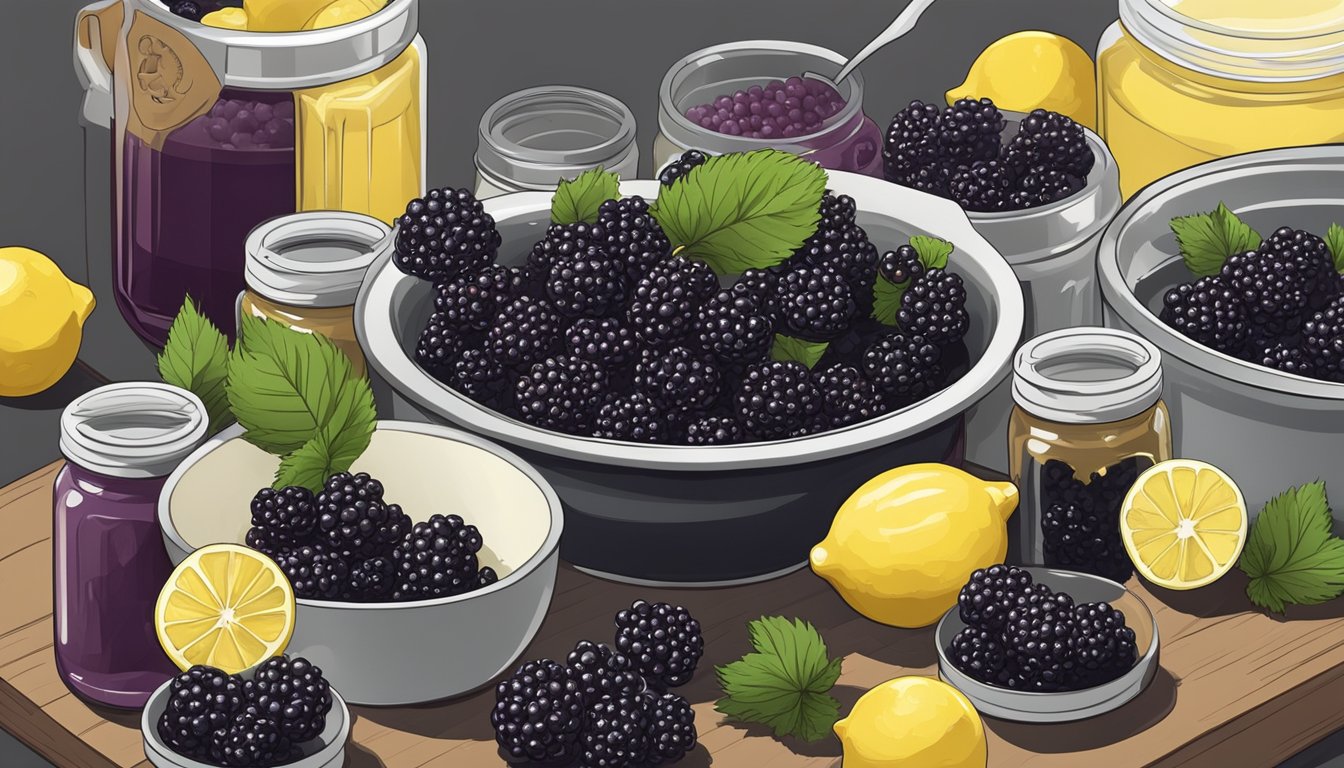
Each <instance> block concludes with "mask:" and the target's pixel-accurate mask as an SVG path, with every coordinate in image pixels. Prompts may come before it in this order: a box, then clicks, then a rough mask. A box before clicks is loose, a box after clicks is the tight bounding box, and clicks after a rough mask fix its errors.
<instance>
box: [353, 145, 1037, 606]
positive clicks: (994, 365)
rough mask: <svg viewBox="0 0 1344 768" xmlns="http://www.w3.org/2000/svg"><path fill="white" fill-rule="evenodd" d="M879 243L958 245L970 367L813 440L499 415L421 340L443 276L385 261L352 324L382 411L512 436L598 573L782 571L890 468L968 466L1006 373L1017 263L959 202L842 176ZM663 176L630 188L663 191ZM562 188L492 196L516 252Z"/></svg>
mask: <svg viewBox="0 0 1344 768" xmlns="http://www.w3.org/2000/svg"><path fill="white" fill-rule="evenodd" d="M829 186H830V188H831V189H833V190H834V191H835V192H836V193H837V194H847V195H850V196H852V197H853V198H854V199H855V200H856V201H857V202H858V207H859V221H860V222H861V223H862V224H863V226H864V227H865V228H866V229H867V230H868V233H869V234H870V236H872V237H873V239H874V240H875V241H876V242H877V243H878V244H879V246H880V247H881V246H885V247H889V248H890V247H894V246H896V245H897V244H899V243H903V242H905V241H906V239H907V238H908V237H909V236H910V235H912V234H931V235H935V236H938V237H942V238H944V239H947V240H950V241H951V242H953V243H954V244H955V245H956V247H957V251H956V253H955V254H953V264H954V266H955V268H956V270H957V271H958V272H959V273H960V274H961V275H962V276H963V277H964V278H965V281H966V287H967V293H968V309H969V312H970V316H971V328H970V332H969V335H968V337H967V345H968V347H969V350H970V366H969V371H968V372H967V373H966V374H965V375H964V376H963V377H962V378H961V379H960V380H958V381H957V382H955V383H953V384H952V385H951V386H949V387H947V388H946V389H944V390H942V391H941V392H938V393H935V394H933V395H931V396H929V397H928V398H926V399H925V400H923V401H921V402H919V403H917V404H915V405H912V406H910V407H908V408H905V409H903V410H900V411H897V412H893V413H890V414H888V415H886V416H884V417H882V418H879V419H875V420H873V421H870V422H866V423H864V424H859V425H855V426H853V427H850V428H847V429H842V430H836V431H833V432H828V433H825V434H821V435H813V436H809V437H805V438H797V439H792V440H781V441H775V442H766V443H750V444H745V445H729V446H714V447H708V448H692V447H686V446H670V445H636V444H631V443H623V442H618V441H613V440H600V439H596V438H582V437H572V436H569V435H562V434H558V433H555V432H550V431H546V430H542V429H538V428H536V427H533V426H531V425H529V424H525V423H523V422H521V421H518V420H516V419H512V418H509V417H507V416H504V415H502V414H499V413H496V412H494V411H491V410H489V409H487V408H484V407H482V406H480V405H477V404H476V403H474V402H472V401H471V400H469V399H468V398H466V397H463V396H461V395H459V394H458V393H457V392H455V391H453V390H452V389H449V388H448V387H446V386H445V385H443V384H441V383H439V382H438V381H436V380H435V379H434V378H432V377H431V376H429V375H428V374H426V373H425V372H424V371H422V370H421V369H420V367H419V366H417V365H416V364H415V362H414V361H413V359H412V356H411V354H410V353H411V352H413V351H414V348H415V343H416V340H417V338H418V336H419V334H420V331H421V329H422V327H423V326H424V322H425V319H426V318H427V317H428V316H429V314H430V308H431V306H432V301H433V288H432V286H430V285H429V284H428V283H426V282H424V281H421V280H417V279H415V278H413V277H410V276H407V275H404V274H402V273H401V272H400V271H399V270H397V268H396V267H395V266H393V265H392V264H391V262H390V261H388V260H387V259H384V260H382V261H379V262H376V263H375V264H374V266H373V267H371V268H370V271H369V275H368V277H367V279H366V280H365V282H364V288H363V290H362V291H361V292H360V296H359V300H358V302H357V304H356V306H355V329H356V332H357V333H358V335H359V339H360V342H361V344H362V346H363V348H364V351H365V355H366V357H367V359H368V361H369V370H370V371H371V374H372V378H373V379H374V383H375V393H376V394H377V396H378V398H379V408H380V411H381V412H382V413H384V414H389V413H390V414H391V415H392V416H394V417H395V418H398V419H407V420H415V419H418V420H428V421H434V422H445V423H450V424H454V425H457V426H461V427H463V428H465V429H468V430H470V431H472V432H476V433H478V434H481V435H484V436H486V437H488V438H490V439H492V440H495V441H497V442H500V443H503V444H505V445H508V446H509V447H510V448H511V449H512V450H514V451H517V452H518V454H519V455H521V456H523V457H524V458H526V459H527V460H528V461H530V462H532V463H533V464H534V465H535V466H536V467H537V468H538V470H539V471H540V472H541V473H542V474H543V475H544V476H545V477H546V478H547V480H549V481H550V482H551V484H552V485H553V486H554V487H555V490H556V492H557V493H558V494H559V496H560V499H561V501H562V502H563V503H564V505H565V537H564V540H563V541H562V542H561V555H562V556H563V557H564V558H565V559H566V560H568V561H569V562H571V563H573V564H574V565H576V566H578V567H580V568H583V569H584V570H587V571H589V572H592V573H597V574H600V575H603V576H607V577H610V578H615V579H618V580H623V581H630V582H636V583H652V584H681V585H696V586H714V585H721V584H726V583H741V582H746V581H754V580H760V579H764V578H771V577H773V576H776V575H779V574H781V573H786V572H788V571H790V570H793V569H795V568H798V567H801V566H802V565H803V564H805V563H806V560H807V555H808V552H809V551H810V549H811V547H812V545H814V544H816V542H818V541H820V540H821V538H822V537H823V536H825V534H826V531H827V529H828V527H829V526H830V522H831V518H832V516H833V515H834V513H835V510H836V509H838V508H839V506H840V504H841V503H842V502H843V501H844V500H845V499H846V498H847V497H848V496H849V494H850V493H852V492H853V491H854V489H855V488H857V487H858V486H859V485H861V484H863V483H864V482H865V481H867V480H868V479H869V478H871V477H872V476H874V475H876V474H878V473H879V472H882V471H884V470H886V469H890V468H891V467H893V466H900V465H902V464H908V463H914V462H921V461H946V462H949V463H953V464H959V463H960V462H961V428H962V413H963V412H964V411H965V410H966V409H967V408H969V407H970V406H971V405H973V404H974V403H975V402H977V401H978V400H979V399H980V398H982V397H983V396H984V395H985V394H986V393H988V392H989V391H990V390H992V389H993V388H994V387H995V386H996V385H998V384H999V382H1001V381H1003V380H1004V378H1005V377H1006V376H1007V373H1008V366H1009V362H1010V360H1009V359H1010V357H1011V355H1012V351H1013V348H1014V346H1015V345H1016V344H1017V340H1018V337H1019V336H1020V335H1021V330H1022V312H1023V309H1022V294H1021V291H1020V289H1019V287H1018V284H1017V280H1016V279H1015V278H1014V277H1013V273H1012V270H1011V269H1010V268H1009V267H1008V264H1007V263H1006V262H1004V260H1003V258H1002V257H1000V256H999V255H998V253H997V252H995V251H994V249H993V248H992V247H990V245H989V244H988V243H987V242H985V240H984V238H982V237H981V236H980V235H978V234H977V233H976V232H975V230H974V229H973V228H972V227H971V225H970V222H969V221H968V220H967V219H966V216H965V214H963V213H962V212H961V209H960V208H958V207H957V205H956V204H955V203H952V202H951V201H948V200H941V199H938V198H935V197H932V196H929V195H925V194H921V193H918V192H915V191H913V190H906V189H903V188H901V187H896V186H893V185H891V184H887V183H886V182H883V181H881V180H878V179H872V178H869V177H866V176H859V175H855V174H847V173H838V172H832V173H831V174H830V184H829ZM659 189H660V186H659V185H658V183H657V182H655V181H633V182H624V183H622V185H621V191H622V194H625V195H632V194H637V195H642V196H643V197H645V198H646V199H650V200H651V199H653V198H655V197H656V196H657V194H658V191H659ZM550 205H551V196H550V194H548V193H541V192H520V193H514V194H510V195H504V196H501V197H496V198H492V199H490V200H488V201H486V202H485V207H486V210H487V211H489V212H490V213H491V214H492V215H493V216H494V218H495V220H496V222H497V224H498V226H499V228H500V232H501V234H502V236H503V239H504V243H505V247H504V249H502V250H501V252H500V261H501V262H502V263H505V264H518V263H521V262H522V260H523V259H524V258H525V256H526V253H527V251H528V250H529V249H530V247H531V245H532V243H534V242H536V241H537V240H539V239H540V238H541V236H542V234H543V232H544V230H545V227H546V225H547V224H548V223H549V212H550Z"/></svg>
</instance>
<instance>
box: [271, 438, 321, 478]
mask: <svg viewBox="0 0 1344 768" xmlns="http://www.w3.org/2000/svg"><path fill="white" fill-rule="evenodd" d="M330 468H331V446H329V445H327V443H326V437H325V435H323V434H322V433H318V434H316V435H314V436H313V439H312V440H309V441H308V442H306V443H304V444H303V446H302V447H301V448H299V449H298V450H297V451H294V452H293V453H291V454H289V455H287V456H285V457H284V458H282V459H281V460H280V468H279V469H277V470H276V471H275V484H274V486H273V487H274V488H276V489H277V490H279V489H281V488H284V487H286V486H290V485H299V486H302V487H304V488H307V489H308V490H310V491H312V492H313V493H318V492H320V491H321V490H322V487H323V486H324V485H325V484H326V482H327V478H329V477H331V476H332V475H333V474H335V473H334V472H331V471H329V470H330Z"/></svg>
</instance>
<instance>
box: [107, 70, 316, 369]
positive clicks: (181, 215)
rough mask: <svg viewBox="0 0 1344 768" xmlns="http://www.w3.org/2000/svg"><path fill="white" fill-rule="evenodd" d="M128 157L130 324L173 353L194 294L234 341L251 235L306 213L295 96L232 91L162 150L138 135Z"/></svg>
mask: <svg viewBox="0 0 1344 768" xmlns="http://www.w3.org/2000/svg"><path fill="white" fill-rule="evenodd" d="M123 149H124V155H123V162H124V167H123V169H122V182H121V184H122V195H121V199H120V201H119V208H120V214H119V220H120V225H121V226H120V227H119V228H118V238H117V254H116V273H117V275H116V286H117V288H116V299H117V306H118V307H119V308H120V309H121V313H122V315H123V316H124V317H125V318H126V321H127V322H128V323H129V324H130V325H131V327H132V328H133V329H134V330H135V332H136V333H137V334H138V335H139V336H140V337H141V338H143V339H145V340H146V341H147V342H149V343H151V344H153V345H155V346H163V344H164V342H165V341H166V340H167V337H168V327H169V325H171V324H172V321H173V318H174V317H175V316H176V315H177V312H178V310H179V309H180V308H181V306H182V302H183V299H184V298H185V297H186V296H187V295H190V296H191V297H192V298H193V299H194V300H195V301H196V302H197V303H198V304H199V305H200V306H201V308H202V310H203V311H204V313H205V315H206V316H207V317H209V318H210V319H211V320H212V321H213V322H214V323H215V325H217V326H218V327H219V328H220V330H222V331H224V332H225V333H228V334H230V335H231V334H232V333H233V330H234V327H235V324H236V321H235V319H234V315H235V311H234V303H235V300H236V298H237V296H238V293H239V292H240V291H241V290H242V289H243V262H244V252H243V245H244V242H245V240H246V239H247V235H248V233H249V232H250V231H251V230H252V228H253V227H255V226H256V225H257V224H260V223H261V222H263V221H266V220H267V219H271V218H274V217H276V216H280V215H284V214H288V213H293V212H294V210H295V207H296V192H295V155H294V101H293V97H292V96H291V95H290V94H288V93H273V94H272V93H254V92H248V91H239V90H234V89H227V90H225V91H224V92H223V93H222V94H221V96H220V99H219V100H218V101H217V102H216V103H215V105H214V106H213V107H212V108H211V110H210V112H209V113H208V114H206V115H201V116H200V117H197V118H196V119H195V120H192V121H191V122H190V123H188V124H186V125H184V126H182V127H181V128H179V129H178V130H177V131H175V132H174V133H172V134H171V135H170V136H169V137H168V138H167V140H166V141H165V142H164V144H163V148H162V149H161V150H155V149H152V148H150V147H148V146H146V145H145V144H144V143H143V142H142V141H141V140H140V139H139V138H137V137H136V136H134V135H133V134H130V133H127V134H126V135H125V139H124V143H123Z"/></svg>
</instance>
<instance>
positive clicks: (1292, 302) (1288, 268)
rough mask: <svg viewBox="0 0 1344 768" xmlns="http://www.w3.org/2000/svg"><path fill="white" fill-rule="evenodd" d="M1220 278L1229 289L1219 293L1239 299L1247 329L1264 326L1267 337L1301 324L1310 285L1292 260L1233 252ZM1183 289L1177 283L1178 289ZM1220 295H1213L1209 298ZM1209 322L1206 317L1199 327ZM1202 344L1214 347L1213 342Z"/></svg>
mask: <svg viewBox="0 0 1344 768" xmlns="http://www.w3.org/2000/svg"><path fill="white" fill-rule="evenodd" d="M1219 277H1220V278H1221V281H1222V284H1223V285H1225V286H1226V287H1227V290H1226V291H1218V293H1220V294H1227V295H1230V296H1231V297H1233V299H1234V300H1239V303H1240V305H1241V307H1242V308H1243V312H1244V314H1245V317H1246V321H1247V327H1248V329H1250V328H1251V324H1254V325H1255V326H1261V327H1263V334H1264V335H1266V336H1287V335H1289V334H1291V333H1293V331H1295V330H1296V329H1297V328H1298V327H1299V326H1300V325H1301V323H1302V316H1303V313H1305V312H1306V311H1307V306H1308V302H1309V300H1310V292H1311V285H1310V283H1309V282H1307V281H1306V280H1303V279H1302V275H1301V274H1300V273H1299V272H1298V271H1297V268H1296V265H1294V264H1293V263H1291V262H1283V261H1279V259H1278V258H1277V255H1274V254H1270V253H1266V252H1263V251H1245V252H1242V253H1234V254H1232V255H1231V256H1229V257H1227V261H1225V262H1223V268H1222V271H1221V272H1220V273H1219ZM1204 279H1205V280H1207V279H1208V278H1204ZM1201 282H1202V280H1201ZM1196 285H1198V283H1196ZM1180 288H1181V286H1177V288H1176V289H1175V290H1180ZM1167 295H1168V296H1170V295H1171V294H1170V293H1168V294H1167ZM1217 298H1218V297H1217V296H1210V297H1209V299H1208V301H1216V300H1217ZM1200 303H1201V306H1202V307H1203V308H1204V310H1205V311H1204V312H1203V313H1201V314H1203V315H1207V314H1208V306H1207V303H1204V302H1200ZM1207 323H1208V321H1207V320H1206V321H1204V322H1201V323H1199V324H1198V325H1197V326H1196V327H1200V326H1205V325H1206V324H1207ZM1213 330H1214V328H1213V327H1212V326H1210V327H1208V328H1206V330H1205V331H1204V333H1205V334H1211V333H1212V332H1213ZM1187 335H1188V334H1187ZM1201 343H1204V344H1205V345H1206V346H1213V343H1212V342H1201ZM1215 348H1218V347H1215ZM1224 351H1226V350H1224Z"/></svg>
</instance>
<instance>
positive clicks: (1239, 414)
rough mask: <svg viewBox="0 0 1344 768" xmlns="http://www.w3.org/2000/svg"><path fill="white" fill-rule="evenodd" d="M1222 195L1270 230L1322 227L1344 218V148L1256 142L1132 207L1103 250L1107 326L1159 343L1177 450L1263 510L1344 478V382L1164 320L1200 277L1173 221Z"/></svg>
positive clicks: (1154, 190) (1166, 182)
mask: <svg viewBox="0 0 1344 768" xmlns="http://www.w3.org/2000/svg"><path fill="white" fill-rule="evenodd" d="M1219 202H1224V203H1226V204H1227V206H1228V207H1229V208H1231V209H1232V210H1233V211H1235V212H1236V213H1237V214H1238V215H1239V216H1240V217H1242V219H1244V220H1245V221H1246V222H1247V223H1248V224H1250V225H1251V226H1252V227H1255V228H1256V230H1257V231H1259V232H1260V233H1261V234H1262V235H1268V234H1269V233H1270V232H1272V231H1273V230H1274V229H1275V228H1276V227H1279V226H1284V225H1286V226H1291V227H1295V228H1299V229H1306V230H1309V231H1311V232H1314V233H1317V234H1319V235H1322V236H1324V234H1325V231H1326V228H1327V227H1328V226H1329V225H1330V224H1331V223H1332V222H1344V147H1339V146H1326V147H1304V148H1295V149H1279V150H1271V151H1267V152H1255V153H1252V154H1247V155H1238V156H1235V157H1229V158H1225V159H1222V160H1216V161H1213V162H1211V163H1206V164H1204V165H1198V166H1195V167H1193V168H1190V169H1187V170H1184V171H1181V172H1179V173H1176V174H1173V175H1171V176H1168V177H1167V178H1165V179H1162V180H1161V181H1158V182H1156V183H1154V184H1152V185H1151V186H1149V187H1146V188H1145V189H1143V190H1142V191H1140V192H1139V193H1138V194H1137V195H1135V196H1134V198H1133V199H1131V200H1130V201H1129V203H1128V204H1126V205H1125V207H1124V209H1122V210H1121V211H1120V215H1119V216H1117V217H1116V219H1115V221H1114V222H1113V223H1112V224H1111V226H1110V227H1109V228H1107V230H1106V234H1105V236H1104V237H1103V238H1102V242H1101V246H1100V250H1099V252H1098V260H1097V271H1098V274H1099V276H1100V279H1101V288H1102V296H1103V298H1104V300H1105V322H1106V325H1108V326H1110V327H1112V328H1120V329H1123V330H1128V331H1132V332H1134V333H1137V334H1139V335H1140V336H1142V337H1144V338H1146V339H1148V340H1149V341H1151V342H1152V343H1153V344H1155V345H1156V346H1157V348H1158V349H1160V350H1161V351H1162V368H1163V371H1162V372H1163V379H1164V386H1163V398H1164V399H1165V400H1166V403H1167V407H1168V408H1170V410H1171V425H1172V435H1173V442H1174V449H1175V454H1176V455H1177V456H1179V457H1185V458H1192V459H1202V460H1204V461H1208V462H1210V463H1212V464H1215V465H1217V466H1218V467H1219V468H1221V469H1222V470H1224V471H1225V472H1227V473H1228V474H1229V475H1231V476H1232V478H1233V479H1234V480H1235V481H1236V482H1237V485H1238V486H1240V488H1241V491H1242V494H1243V495H1244V496H1245V497H1246V503H1247V505H1248V509H1249V511H1250V513H1251V515H1252V517H1254V516H1255V515H1257V514H1258V513H1259V511H1260V509H1261V507H1262V506H1263V505H1264V503H1265V502H1266V501H1268V500H1269V499H1271V498H1273V497H1274V496H1276V495H1278V494H1280V493H1282V492H1283V491H1285V490H1287V489H1288V488H1290V487H1292V486H1296V485H1301V484H1302V483H1309V482H1313V481H1315V480H1325V481H1326V482H1327V484H1328V487H1329V488H1331V489H1339V488H1344V464H1341V463H1340V461H1339V456H1340V454H1341V453H1344V384H1339V383H1334V382H1326V381H1318V380H1316V379H1309V378H1305V377H1302V376H1296V375H1293V374H1289V373H1282V372H1279V371H1275V370H1271V369H1269V368H1264V367H1261V366H1258V365H1252V364H1250V363H1247V362H1244V361H1242V360H1238V359H1236V358H1233V357H1230V356H1228V355H1224V354H1222V353H1220V352H1215V351H1213V350H1211V349H1208V348H1206V347H1204V346H1201V345H1199V344H1197V343H1195V342H1194V341H1191V340H1190V339H1188V338H1186V337H1185V336H1182V335H1181V334H1179V333H1177V332H1175V331H1173V330H1172V329H1170V328H1168V327H1167V326H1166V324H1165V323H1163V322H1162V321H1161V320H1160V319H1158V316H1157V315H1158V313H1159V312H1160V311H1161V306H1162V296H1163V294H1165V293H1166V292H1167V290H1168V289H1170V288H1171V287H1173V286H1175V285H1176V284H1178V283H1181V282H1185V281H1188V280H1190V279H1192V277H1191V275H1190V272H1189V271H1188V270H1187V269H1186V268H1185V265H1184V264H1183V263H1182V261H1181V258H1180V256H1179V255H1178V253H1179V249H1178V246H1177V244H1176V239H1175V236H1174V235H1173V234H1172V232H1171V229H1170V227H1169V226H1168V223H1169V222H1170V220H1171V218H1172V217H1173V216H1184V215H1188V214H1193V213H1202V212H1205V211H1210V210H1213V209H1214V208H1215V207H1217V205H1218V203H1219ZM1340 509H1341V512H1336V520H1340V519H1341V514H1342V513H1344V507H1341V508H1340Z"/></svg>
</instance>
